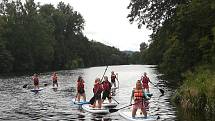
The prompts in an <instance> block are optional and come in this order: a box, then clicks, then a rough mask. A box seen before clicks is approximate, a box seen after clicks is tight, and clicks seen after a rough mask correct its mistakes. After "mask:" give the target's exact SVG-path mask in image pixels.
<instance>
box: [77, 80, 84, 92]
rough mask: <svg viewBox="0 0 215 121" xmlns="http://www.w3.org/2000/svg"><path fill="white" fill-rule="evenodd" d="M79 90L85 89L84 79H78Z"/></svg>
mask: <svg viewBox="0 0 215 121" xmlns="http://www.w3.org/2000/svg"><path fill="white" fill-rule="evenodd" d="M77 88H78V90H81V89H84V83H83V82H82V81H78V86H77Z"/></svg>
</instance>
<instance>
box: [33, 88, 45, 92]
mask: <svg viewBox="0 0 215 121" xmlns="http://www.w3.org/2000/svg"><path fill="white" fill-rule="evenodd" d="M41 90H43V88H39V89H31V92H38V91H41Z"/></svg>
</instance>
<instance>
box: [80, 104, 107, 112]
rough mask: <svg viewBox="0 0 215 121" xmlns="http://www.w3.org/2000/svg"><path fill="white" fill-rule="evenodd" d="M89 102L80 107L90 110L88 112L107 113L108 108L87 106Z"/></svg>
mask: <svg viewBox="0 0 215 121" xmlns="http://www.w3.org/2000/svg"><path fill="white" fill-rule="evenodd" d="M89 105H90V104H83V105H82V108H83V109H84V110H85V111H87V112H90V113H94V114H108V113H109V110H108V109H105V108H103V107H102V108H92V107H90V106H89Z"/></svg>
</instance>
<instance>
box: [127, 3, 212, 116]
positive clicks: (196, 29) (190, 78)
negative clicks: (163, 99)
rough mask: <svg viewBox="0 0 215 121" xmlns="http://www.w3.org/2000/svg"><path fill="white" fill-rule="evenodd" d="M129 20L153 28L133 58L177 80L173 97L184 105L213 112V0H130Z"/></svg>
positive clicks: (192, 108)
mask: <svg viewBox="0 0 215 121" xmlns="http://www.w3.org/2000/svg"><path fill="white" fill-rule="evenodd" d="M128 8H129V9H130V13H129V14H128V19H129V21H130V22H131V23H134V22H138V23H137V24H138V27H139V28H141V27H142V26H143V25H146V26H147V28H148V29H151V30H153V34H152V35H151V39H150V40H149V41H150V44H149V45H147V44H146V43H144V42H143V43H141V45H142V46H141V48H142V49H141V52H139V53H137V54H138V55H139V56H136V58H137V60H139V62H140V63H143V64H155V65H158V68H159V70H160V71H161V72H162V73H163V74H164V75H165V76H167V77H168V78H170V80H172V82H173V83H177V84H178V89H177V92H176V93H175V95H174V97H173V100H174V101H175V102H176V104H177V105H180V107H183V108H185V109H191V110H196V111H197V112H198V111H199V110H201V111H203V110H205V111H206V112H209V113H210V114H212V115H214V114H215V76H214V75H215V1H214V0H162V1H160V0H131V2H130V4H129V5H128Z"/></svg>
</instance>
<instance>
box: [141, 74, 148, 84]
mask: <svg viewBox="0 0 215 121" xmlns="http://www.w3.org/2000/svg"><path fill="white" fill-rule="evenodd" d="M142 83H143V84H147V85H148V83H149V78H148V77H145V76H144V77H143V79H142Z"/></svg>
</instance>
